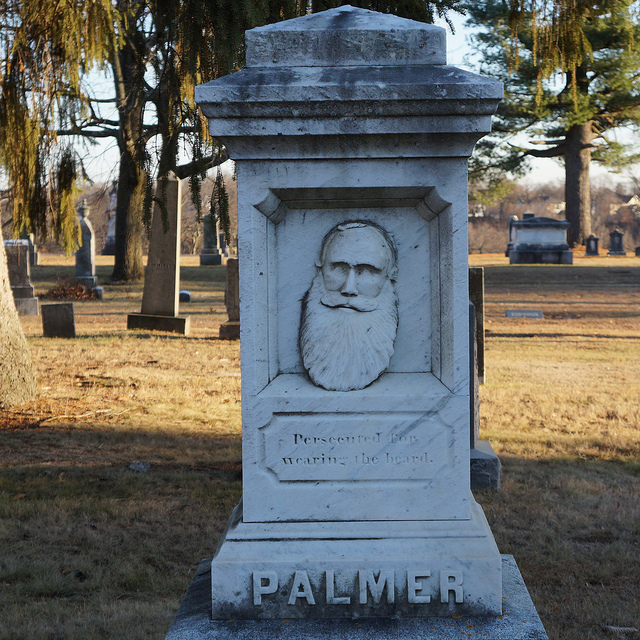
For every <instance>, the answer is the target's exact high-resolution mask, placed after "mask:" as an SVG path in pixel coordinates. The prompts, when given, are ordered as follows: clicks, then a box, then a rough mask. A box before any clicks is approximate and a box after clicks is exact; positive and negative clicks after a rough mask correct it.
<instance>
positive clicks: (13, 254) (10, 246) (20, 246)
mask: <svg viewBox="0 0 640 640" xmlns="http://www.w3.org/2000/svg"><path fill="white" fill-rule="evenodd" d="M4 248H5V250H6V252H7V266H8V268H9V283H10V284H11V291H12V293H13V300H14V302H15V303H16V309H17V310H18V314H19V315H21V316H37V315H38V298H36V297H35V296H34V295H33V286H32V285H31V264H30V261H29V241H28V240H5V241H4Z"/></svg>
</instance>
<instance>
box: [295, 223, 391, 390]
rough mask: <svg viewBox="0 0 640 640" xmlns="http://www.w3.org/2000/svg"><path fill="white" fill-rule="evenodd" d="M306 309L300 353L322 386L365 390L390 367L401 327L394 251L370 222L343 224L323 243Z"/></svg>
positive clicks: (303, 315) (329, 234)
mask: <svg viewBox="0 0 640 640" xmlns="http://www.w3.org/2000/svg"><path fill="white" fill-rule="evenodd" d="M316 266H317V268H318V273H317V274H316V277H315V278H314V280H313V283H312V285H311V288H310V289H309V291H308V292H307V295H306V296H305V299H304V302H303V308H302V323H301V329H300V349H301V353H302V361H303V364H304V366H305V369H306V370H307V372H308V373H309V376H310V377H311V380H312V381H313V382H314V383H315V384H317V385H318V386H321V387H324V388H325V389H330V390H335V391H351V390H354V389H362V388H364V387H366V386H367V385H368V384H370V383H371V382H373V381H374V380H375V379H376V378H378V377H379V376H380V374H381V373H382V372H383V371H384V370H385V369H386V368H387V366H388V365H389V360H390V358H391V356H392V355H393V342H394V340H395V335H396V329H397V325H398V314H397V299H396V294H395V289H394V286H393V282H394V280H395V277H396V251H395V247H394V245H393V241H392V240H391V237H390V236H389V235H388V234H387V233H386V232H385V231H384V230H382V229H381V228H380V227H378V226H377V225H374V224H372V223H369V222H363V221H355V222H345V223H343V224H341V225H338V226H337V227H334V228H333V229H332V230H331V231H330V232H329V233H328V234H327V235H326V236H325V239H324V241H323V243H322V249H321V252H320V257H319V259H318V261H317V262H316Z"/></svg>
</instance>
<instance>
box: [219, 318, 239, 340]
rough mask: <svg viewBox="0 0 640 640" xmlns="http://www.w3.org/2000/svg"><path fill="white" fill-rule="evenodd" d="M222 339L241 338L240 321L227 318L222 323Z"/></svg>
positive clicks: (220, 335) (220, 336) (220, 334)
mask: <svg viewBox="0 0 640 640" xmlns="http://www.w3.org/2000/svg"><path fill="white" fill-rule="evenodd" d="M218 337H219V338H220V340H240V323H239V322H238V321H236V320H227V321H226V322H223V323H222V324H221V325H220V333H219V334H218Z"/></svg>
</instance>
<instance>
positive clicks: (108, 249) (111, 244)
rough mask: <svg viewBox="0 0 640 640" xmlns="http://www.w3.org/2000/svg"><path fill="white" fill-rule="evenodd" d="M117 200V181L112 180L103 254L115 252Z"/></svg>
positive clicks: (113, 253)
mask: <svg viewBox="0 0 640 640" xmlns="http://www.w3.org/2000/svg"><path fill="white" fill-rule="evenodd" d="M117 202H118V181H117V180H114V181H113V184H112V186H111V191H109V209H108V210H107V237H106V238H105V241H104V248H103V249H102V255H103V256H113V255H115V253H116V206H117Z"/></svg>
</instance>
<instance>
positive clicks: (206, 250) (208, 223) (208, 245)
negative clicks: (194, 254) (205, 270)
mask: <svg viewBox="0 0 640 640" xmlns="http://www.w3.org/2000/svg"><path fill="white" fill-rule="evenodd" d="M203 225H204V226H203V232H204V246H203V247H202V251H201V253H200V266H201V267H205V266H207V267H208V266H211V265H218V264H222V256H221V255H220V249H218V233H217V226H216V220H215V218H214V217H213V216H212V215H211V214H208V215H206V216H205V217H204V220H203Z"/></svg>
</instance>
